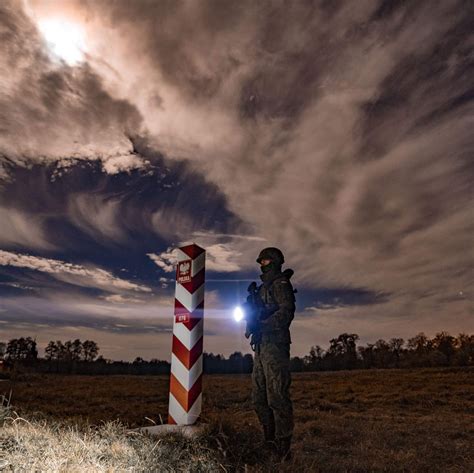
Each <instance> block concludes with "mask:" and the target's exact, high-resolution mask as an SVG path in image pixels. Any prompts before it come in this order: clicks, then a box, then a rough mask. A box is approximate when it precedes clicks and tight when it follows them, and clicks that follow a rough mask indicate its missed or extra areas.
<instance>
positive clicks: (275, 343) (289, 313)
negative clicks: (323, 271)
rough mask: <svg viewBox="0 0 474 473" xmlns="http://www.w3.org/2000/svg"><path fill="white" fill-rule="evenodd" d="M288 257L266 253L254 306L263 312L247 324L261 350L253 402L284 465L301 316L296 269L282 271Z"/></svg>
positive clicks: (261, 261) (254, 344)
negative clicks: (294, 330)
mask: <svg viewBox="0 0 474 473" xmlns="http://www.w3.org/2000/svg"><path fill="white" fill-rule="evenodd" d="M284 261H285V260H284V257H283V253H282V252H281V251H280V250H279V249H278V248H265V249H263V250H262V251H261V252H260V254H259V256H258V258H257V262H258V263H259V264H260V268H261V270H262V274H261V275H260V278H261V280H262V282H263V284H262V285H261V286H260V287H259V288H258V290H256V291H254V293H253V299H252V291H251V288H252V287H253V289H254V290H255V289H256V288H255V287H254V286H252V285H251V286H250V287H249V292H251V295H250V296H249V298H248V299H247V300H248V303H249V304H252V305H253V306H254V307H258V310H256V311H254V313H257V316H256V318H254V319H253V321H252V322H251V323H250V324H249V323H248V324H247V333H246V336H247V337H248V336H251V337H252V338H251V345H252V348H253V350H254V351H255V356H254V365H253V372H252V401H253V405H254V408H255V411H256V413H257V416H258V418H259V420H260V423H261V424H262V427H263V434H264V438H265V441H266V442H271V443H272V444H273V445H274V446H275V447H276V451H277V453H278V455H279V456H280V457H281V459H283V460H288V459H289V458H290V457H291V453H290V447H291V437H292V434H293V406H292V403H291V399H290V383H291V377H290V343H291V338H290V330H289V328H290V324H291V321H292V320H293V317H294V313H295V296H294V292H296V291H293V287H292V285H291V282H290V278H291V276H292V275H293V270H291V269H287V270H285V271H284V272H282V271H281V267H282V265H283V263H284Z"/></svg>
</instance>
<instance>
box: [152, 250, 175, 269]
mask: <svg viewBox="0 0 474 473" xmlns="http://www.w3.org/2000/svg"><path fill="white" fill-rule="evenodd" d="M147 256H148V257H149V258H150V259H151V260H152V261H153V262H154V263H155V264H156V265H157V266H158V267H159V268H161V269H162V270H163V271H164V272H165V273H172V272H173V271H175V266H176V262H177V261H178V259H177V256H176V250H175V249H173V248H168V249H167V250H166V251H163V252H162V253H160V254H159V255H157V254H155V253H147Z"/></svg>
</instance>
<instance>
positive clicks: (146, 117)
mask: <svg viewBox="0 0 474 473" xmlns="http://www.w3.org/2000/svg"><path fill="white" fill-rule="evenodd" d="M5 5H6V7H5ZM30 5H31V10H32V11H33V13H35V14H37V15H40V14H41V15H47V14H49V13H51V12H52V11H55V12H57V13H63V14H65V15H70V16H71V15H72V16H73V17H74V18H75V19H76V20H77V21H80V22H82V23H83V24H84V26H85V27H86V28H87V31H88V34H89V38H90V40H91V49H90V51H89V56H88V65H87V66H84V67H81V68H75V69H71V68H60V69H58V68H57V66H53V65H52V64H51V63H50V61H49V60H48V59H47V56H46V54H45V51H44V48H43V47H42V46H40V41H39V37H38V33H37V32H36V30H35V28H34V25H33V24H32V23H31V21H30V20H29V19H28V18H27V17H26V16H25V15H24V14H23V13H21V11H19V7H18V6H17V5H16V4H14V3H13V2H8V3H5V2H4V3H2V7H0V8H2V11H3V18H4V19H5V23H6V25H7V27H6V35H5V41H4V42H3V43H2V45H1V46H0V48H3V50H2V53H5V54H3V55H0V58H1V59H0V60H1V61H3V62H2V63H1V65H2V66H6V67H5V69H8V70H9V71H11V74H9V75H8V77H2V78H1V79H0V80H1V81H2V83H1V84H2V89H1V90H2V95H1V97H0V105H1V106H2V107H1V108H0V125H1V127H2V129H3V128H4V129H5V130H6V132H5V134H4V135H3V136H5V139H4V141H1V142H0V145H1V146H0V149H1V152H2V153H3V154H5V156H7V157H9V158H8V159H10V160H14V162H18V163H20V162H24V163H25V164H27V163H28V162H31V161H34V162H43V161H44V160H49V159H57V158H58V159H59V158H61V157H64V156H65V154H64V153H66V154H67V155H68V156H73V157H74V158H75V159H78V160H80V159H82V157H85V158H86V159H93V157H95V158H94V159H96V158H97V159H111V161H110V166H109V167H108V169H107V171H108V172H115V171H116V170H118V169H126V167H127V166H126V164H125V165H124V167H121V164H120V165H119V163H120V162H121V161H122V158H121V157H122V156H125V157H127V156H132V157H133V156H136V157H137V159H138V160H139V161H135V160H134V159H133V158H130V165H135V164H136V165H138V162H144V161H143V160H148V161H150V162H151V163H153V162H154V161H153V155H156V154H158V153H161V154H162V155H166V157H167V159H174V160H175V161H176V163H177V165H178V167H179V166H181V164H182V163H183V162H184V161H183V160H185V162H186V169H190V170H192V171H195V173H194V174H193V175H191V173H188V172H187V171H186V172H183V173H182V174H183V179H184V182H185V183H186V184H187V185H186V186H183V180H182V179H180V178H177V179H175V180H173V181H172V182H166V183H165V185H166V186H167V188H169V189H172V190H174V191H176V193H173V194H172V199H173V202H174V204H173V205H172V206H170V207H169V208H164V207H163V206H160V205H159V204H158V203H157V202H156V201H154V202H153V205H152V206H150V207H146V206H144V207H146V208H145V209H144V210H143V212H134V209H136V208H137V207H139V204H140V201H139V199H138V196H139V195H140V196H143V195H145V196H148V197H147V198H149V195H150V194H151V191H149V189H148V188H147V189H146V191H145V193H139V192H138V191H137V192H136V195H137V197H136V200H133V198H131V197H129V196H127V197H128V198H127V203H130V202H131V201H133V203H137V206H131V207H132V208H131V209H129V213H127V216H129V219H127V221H133V223H134V224H135V223H136V221H138V222H139V223H140V222H141V223H142V226H140V225H139V224H137V227H136V228H137V229H139V231H142V230H143V227H144V225H143V222H145V224H146V225H148V226H149V228H151V229H152V231H153V232H154V233H155V235H157V236H158V237H160V238H162V239H163V241H165V243H164V247H166V246H169V247H170V248H171V246H172V245H176V244H178V242H180V241H181V240H182V239H183V238H185V236H184V237H183V235H193V234H194V235H196V240H195V241H196V243H198V244H202V245H203V246H206V247H211V248H213V250H211V251H209V250H208V251H209V261H213V263H211V264H215V265H216V267H217V268H219V270H222V268H225V267H227V268H229V266H230V267H232V265H234V266H233V267H234V268H240V269H245V270H247V269H249V268H250V267H251V265H254V264H255V263H254V261H255V256H256V255H255V253H256V252H257V251H256V250H257V248H255V247H253V245H254V244H255V245H257V244H258V245H259V246H260V244H259V243H258V241H257V240H248V239H245V238H238V237H231V238H229V239H227V238H226V237H223V236H222V235H223V234H226V233H227V232H228V233H229V234H232V235H249V236H250V237H257V238H263V239H264V241H265V242H266V243H265V246H278V247H280V248H281V249H282V250H283V251H284V253H285V257H286V261H287V263H288V265H290V266H292V267H293V268H294V269H295V276H294V280H295V285H297V286H298V287H306V288H308V289H313V290H314V289H316V288H320V287H329V288H331V287H332V288H338V287H345V288H365V289H366V290H367V291H369V292H371V293H383V294H390V300H389V301H387V303H386V304H375V305H373V306H372V305H370V311H368V312H367V314H369V315H370V316H371V317H382V318H383V317H386V318H387V319H390V318H391V317H399V320H404V318H405V317H412V320H413V327H415V326H418V325H416V324H418V322H417V321H423V322H427V321H429V314H430V313H431V314H432V317H433V318H435V317H436V318H437V319H436V320H439V321H441V320H442V321H444V322H446V323H447V324H448V323H449V321H448V319H447V316H446V315H441V314H449V313H450V312H451V311H452V308H453V307H454V309H453V310H455V312H456V314H458V316H459V320H461V318H462V314H467V313H468V312H469V309H468V307H467V306H466V305H460V304H458V302H459V301H455V302H449V301H450V300H451V299H450V298H451V297H452V294H457V293H459V291H465V292H469V288H470V287H471V286H472V281H471V279H470V273H471V268H472V263H473V261H472V256H471V254H470V253H469V252H468V251H467V250H466V248H470V247H471V240H472V234H473V233H474V232H473V230H474V228H473V220H472V217H471V214H472V210H471V201H472V181H473V173H474V168H473V165H472V159H471V156H472V151H473V149H474V143H473V138H472V131H471V130H472V125H473V123H472V116H473V114H472V104H471V103H470V101H469V98H470V89H471V87H472V72H471V69H470V67H471V66H472V54H471V49H472V47H471V40H470V34H471V29H472V28H471V26H470V24H469V20H470V18H468V16H466V15H465V8H464V4H463V2H461V1H455V0H446V1H444V2H439V3H437V4H433V2H429V1H419V2H414V3H413V2H412V3H407V2H394V3H393V4H390V5H391V6H390V7H387V6H386V5H388V4H387V3H386V2H382V3H380V2H379V3H378V2H373V1H365V0H364V1H361V2H358V5H357V9H354V7H353V5H351V4H350V3H347V2H323V3H320V4H317V5H315V4H313V3H305V2H294V3H292V4H286V3H285V4H280V3H275V2H266V1H262V2H250V1H249V2H245V1H243V2H217V3H216V2H206V1H204V2H199V3H196V4H194V3H193V2H182V3H181V2H171V3H164V2H155V3H153V2H152V3H147V4H146V6H144V5H143V3H142V2H128V1H117V2H113V4H109V3H105V2H75V1H71V2H61V4H58V3H57V2H56V4H53V3H52V2H39V1H31V2H30ZM86 20H87V21H86ZM157 22H158V23H157ZM177 31H178V32H179V31H186V32H187V34H185V35H183V34H177V33H176V32H177ZM111 44H113V45H114V47H113V48H111V47H110V45H111ZM24 129H28V130H31V136H30V135H29V136H28V137H26V138H25V137H24V136H23V134H22V130H24ZM137 134H142V135H143V136H145V138H146V139H145V141H146V146H145V145H143V147H142V148H141V149H140V150H138V148H137V146H134V145H132V143H131V141H130V140H129V138H128V137H129V136H136V135H137ZM75 141H77V143H75ZM134 142H135V143H136V141H134ZM147 147H148V148H147ZM114 160H116V161H114ZM123 161H125V163H127V162H128V161H129V160H128V158H124V159H123ZM134 163H135V164H134ZM188 166H189V168H188ZM4 169H6V168H4ZM182 169H184V166H183V168H182ZM182 169H181V170H182ZM0 173H2V171H1V170H0ZM197 175H200V176H205V177H204V178H202V181H200V183H203V182H204V183H206V184H209V186H206V187H205V188H206V192H205V194H200V193H198V192H197V188H198V186H197V185H196V186H195V187H193V183H194V182H195V181H197V179H196V176H197ZM114 177H117V176H114ZM212 185H213V186H214V187H215V188H212ZM168 186H169V187H168ZM161 190H162V189H161V188H160V192H161ZM221 193H224V194H225V198H224V199H223V202H224V204H225V205H224V206H225V208H226V209H229V212H230V213H232V214H233V215H237V216H238V217H239V218H240V221H241V224H242V227H238V225H235V227H237V228H232V229H229V228H224V227H226V226H227V225H226V224H223V223H222V221H223V219H222V218H220V216H219V217H216V216H215V213H216V210H215V208H214V207H213V206H212V205H207V204H206V205H205V206H203V207H202V208H200V211H199V212H197V211H196V210H195V206H194V204H195V203H196V202H201V201H202V200H203V199H204V200H206V199H207V200H206V202H212V200H213V198H214V196H215V195H219V196H220V195H221ZM98 194H100V192H98ZM155 194H158V193H156V192H155ZM143 198H144V197H143ZM160 198H161V194H160ZM163 198H164V197H163ZM144 199H145V198H144ZM118 200H119V199H118V198H117V197H116V196H114V197H113V198H103V196H102V195H98V196H94V198H92V197H91V198H90V199H89V198H86V197H84V198H79V199H78V202H77V203H74V202H73V203H72V204H71V206H72V207H71V208H72V209H73V210H72V212H73V214H74V218H75V219H76V221H77V222H80V223H78V225H80V226H81V228H83V229H87V230H85V231H87V232H90V231H91V230H90V229H91V228H99V230H98V231H97V234H99V235H101V232H102V235H101V237H103V236H104V235H105V236H106V237H107V236H109V235H114V236H115V237H117V238H119V239H120V238H122V236H123V233H121V232H122V230H120V225H119V224H117V220H118V219H120V218H121V216H122V214H121V212H123V211H125V210H124V207H123V206H122V205H121V204H120V205H119V204H116V202H117V201H118ZM102 207H103V208H102ZM94 209H95V212H96V214H97V215H93V216H90V215H89V211H90V210H92V211H94ZM131 215H138V217H137V220H135V218H134V217H132V216H131ZM236 220H237V219H236ZM202 222H205V223H206V224H205V225H204V224H202ZM244 226H245V228H243V227H244ZM102 228H103V230H101V229H102ZM147 228H148V227H147ZM212 232H214V233H215V234H214V235H213V236H212V235H211V236H209V233H212ZM262 241H263V240H262ZM221 245H222V246H221ZM150 248H153V246H152V245H150ZM160 248H162V247H160ZM149 251H150V250H149V249H148V248H147V249H145V250H143V251H142V253H145V252H149ZM213 251H214V255H213ZM148 255H149V257H150V258H152V259H153V260H154V261H155V263H156V264H157V265H158V266H159V267H160V268H162V269H163V270H164V271H165V272H170V273H171V272H172V271H173V266H174V263H175V261H174V260H173V257H172V250H168V251H165V252H161V253H160V252H159V251H158V250H156V252H155V253H150V252H149V253H148ZM151 255H153V257H152V256H151ZM237 257H238V259H237ZM213 258H214V259H213ZM224 262H226V263H225V264H224ZM453 304H454V305H453ZM342 309H344V310H345V309H346V307H344V308H341V310H342ZM337 310H339V309H337ZM357 310H361V311H362V310H365V309H364V308H363V307H362V306H357ZM463 311H464V312H463ZM332 312H333V311H331V313H332ZM369 315H368V316H369ZM469 315H470V312H469ZM331 320H332V319H328V321H327V323H328V324H330V323H332V322H331ZM368 320H369V319H367V320H365V322H364V324H368ZM462 320H463V321H464V322H465V321H466V318H465V317H464V318H462ZM344 323H350V320H349V319H345V320H344ZM420 323H421V322H420ZM381 325H383V324H381ZM384 326H385V327H386V328H387V329H388V328H390V327H392V328H393V327H395V323H394V325H390V324H389V323H388V322H387V324H386V325H384ZM308 327H309V322H308V326H307V327H306V329H308ZM332 327H333V329H334V330H336V329H339V328H340V327H342V325H339V323H334V325H333V326H332ZM328 330H329V329H328Z"/></svg>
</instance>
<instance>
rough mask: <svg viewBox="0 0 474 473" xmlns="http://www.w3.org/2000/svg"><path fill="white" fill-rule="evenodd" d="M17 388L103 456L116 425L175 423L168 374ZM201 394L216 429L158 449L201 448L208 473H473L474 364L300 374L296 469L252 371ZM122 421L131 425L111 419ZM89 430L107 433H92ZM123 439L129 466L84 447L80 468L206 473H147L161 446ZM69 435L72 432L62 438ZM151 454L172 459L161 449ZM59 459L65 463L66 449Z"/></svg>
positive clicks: (210, 382) (29, 382)
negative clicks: (254, 393)
mask: <svg viewBox="0 0 474 473" xmlns="http://www.w3.org/2000/svg"><path fill="white" fill-rule="evenodd" d="M10 387H12V388H13V395H12V399H11V402H12V404H13V405H14V406H15V409H17V410H18V412H19V413H20V414H21V415H24V416H25V417H26V416H29V417H28V418H29V419H32V418H38V417H39V418H40V419H41V417H40V416H39V414H35V412H41V413H42V415H43V418H47V419H48V422H47V425H46V424H35V425H36V428H38V429H40V430H39V431H41V429H43V430H44V429H46V430H47V429H51V430H50V431H51V432H53V433H54V432H59V430H58V427H48V426H50V425H53V426H54V425H56V424H55V423H54V422H53V420H54V419H55V420H56V422H60V423H62V424H64V422H65V421H67V422H69V423H70V425H74V426H75V427H74V428H72V429H73V430H72V431H74V432H76V434H75V435H76V436H77V432H82V433H81V435H85V434H84V432H85V433H87V432H89V433H88V434H87V436H86V437H85V438H86V439H90V442H91V445H90V447H88V448H90V449H91V450H90V451H91V452H92V451H95V450H94V448H99V447H94V446H93V445H94V444H97V445H99V446H101V447H100V448H103V450H100V448H99V450H100V451H103V452H107V451H109V450H110V446H111V444H110V443H107V442H108V440H106V437H107V436H110V434H109V433H108V432H107V431H106V433H105V434H104V433H103V432H104V431H103V430H101V429H110V428H111V427H110V426H111V425H113V426H115V427H116V428H118V429H119V430H120V429H122V434H123V433H124V429H125V427H123V425H126V426H128V427H137V426H140V425H150V422H149V421H148V420H147V418H151V419H152V420H153V421H154V422H156V423H160V416H161V418H162V419H166V415H167V402H168V378H167V377H133V376H113V377H87V376H73V377H67V376H35V377H29V378H24V379H18V380H16V381H13V382H11V381H10V382H4V383H2V384H1V385H0V389H4V390H5V392H9V390H10ZM204 393H205V395H204V410H203V415H202V417H203V421H205V422H207V423H208V424H209V425H210V432H209V434H208V435H207V437H206V438H205V439H201V440H198V441H197V442H190V441H183V440H182V439H181V440H179V441H178V440H176V438H175V439H172V440H170V439H164V440H161V444H160V445H166V449H167V450H166V451H167V452H168V453H167V455H168V456H169V457H170V458H171V457H173V449H174V450H176V452H177V453H176V456H177V457H178V458H182V457H180V455H184V454H183V451H182V448H184V447H183V445H185V446H186V447H187V448H191V449H193V450H192V451H193V452H194V453H193V455H194V456H195V457H192V458H197V459H199V458H200V457H199V455H201V454H202V455H203V457H202V458H201V460H196V462H197V463H198V464H205V465H206V468H208V469H207V470H206V471H224V469H226V470H227V471H251V472H259V471H261V472H270V471H288V472H290V471H291V472H300V471H301V472H306V471H307V472H324V473H326V472H354V473H355V472H370V471H374V472H401V471H406V472H418V471H420V472H421V471H423V472H424V473H425V472H430V473H431V472H443V473H444V472H452V473H454V472H466V473H472V472H474V458H473V453H472V452H474V440H473V439H474V370H473V369H472V368H471V369H459V368H448V369H422V370H400V371H398V370H374V371H354V372H332V373H304V374H297V375H294V382H293V388H292V396H293V400H294V407H295V420H296V428H295V442H294V453H295V455H294V460H293V461H292V462H291V463H290V464H287V465H278V464H276V463H275V459H274V458H273V457H272V456H271V454H270V453H269V452H267V451H265V450H264V449H263V448H262V442H261V435H260V429H259V426H258V423H257V419H256V417H255V415H254V413H253V411H252V407H251V403H250V398H249V393H250V378H249V376H245V375H242V376H230V375H229V376H207V377H206V378H205V382H204ZM116 419H120V422H121V423H123V424H117V423H113V424H103V422H104V421H105V422H110V421H114V420H116ZM39 422H42V421H41V420H39ZM101 423H102V424H101ZM91 424H92V425H99V426H100V425H102V427H97V428H94V427H92V428H91V427H90V425H91ZM18 425H22V423H21V422H19V423H18ZM24 425H27V424H24ZM40 425H42V427H39V426H40ZM120 426H122V427H120ZM10 428H13V425H12V426H10ZM69 428H70V429H71V427H69ZM74 429H75V430H74ZM12 432H13V431H11V430H10V434H9V435H10V437H11V435H12ZM91 432H93V433H94V435H96V437H94V436H92V433H91ZM101 432H102V433H101ZM122 434H121V436H119V438H120V439H122V440H121V441H120V442H123V443H120V445H122V446H121V447H117V448H118V452H119V453H117V461H120V462H121V463H120V462H119V463H117V464H113V463H111V462H113V461H114V456H112V457H111V456H110V454H108V455H109V456H107V455H106V454H105V453H104V455H106V456H104V457H103V458H104V460H103V461H104V462H105V463H103V466H102V464H100V465H99V464H98V465H99V466H95V464H94V463H93V461H96V460H97V458H102V457H101V456H100V455H101V454H100V453H98V452H99V450H97V455H96V454H95V453H94V454H93V455H92V457H89V456H87V454H86V452H87V451H88V450H87V449H86V450H82V447H81V449H78V450H77V451H76V454H75V458H77V461H79V459H80V458H81V455H83V456H84V460H83V461H89V463H88V465H90V469H89V470H87V471H107V468H109V470H108V471H199V470H198V469H196V468H197V467H196V466H193V467H192V468H191V467H189V468H191V469H190V470H186V469H184V470H179V468H178V466H177V465H178V464H179V463H177V464H174V467H173V468H174V469H170V470H167V469H166V468H167V467H166V466H163V465H168V464H169V465H171V464H172V461H174V460H173V459H172V460H170V461H171V463H162V464H161V466H157V465H160V463H155V464H154V465H155V467H154V468H150V469H148V470H147V469H146V467H145V466H144V465H145V464H147V465H151V463H146V462H147V461H148V460H145V459H142V456H144V457H143V458H147V457H146V455H147V452H148V451H150V450H152V449H153V445H155V444H154V443H153V440H152V439H148V440H147V442H149V443H146V442H145V441H143V443H140V442H141V441H140V442H138V443H139V444H140V445H143V448H141V447H140V448H138V449H137V445H136V443H137V442H135V443H134V438H133V437H127V435H125V434H123V436H122ZM51 435H53V434H51ZM63 436H65V434H64V433H62V434H60V437H61V438H62V437H63ZM1 438H2V439H3V438H5V437H4V436H3V435H2V437H1ZM65 438H66V437H65ZM115 438H118V437H117V436H116V437H115ZM101 439H102V440H101ZM84 441H85V440H84ZM173 442H174V443H173ZM155 443H156V442H155ZM117 445H118V444H117ZM170 445H171V447H170ZM31 448H33V447H31ZM38 448H39V447H38ZM71 448H72V447H71ZM78 448H79V447H78ZM170 448H171V450H170ZM51 451H52V450H51ZM81 452H82V453H81ZM120 452H122V453H120ZM124 452H128V453H124ZM153 452H157V453H156V455H158V456H159V455H164V453H163V452H161V450H160V449H159V448H158V447H155V449H154V450H153ZM160 452H161V453H160ZM57 455H58V458H59V457H60V455H61V453H60V451H58V452H57ZM27 456H28V457H29V456H32V457H34V458H36V457H38V453H34V452H33V451H32V452H31V453H28V455H27ZM152 456H153V455H152ZM184 456H189V453H186V454H185V455H184ZM87 458H89V460H86V459H87ZM93 458H95V459H96V460H93ZM160 458H163V457H160ZM173 458H174V457H173ZM55 461H59V460H55ZM101 461H102V460H101ZM106 461H107V462H109V463H107V462H106ZM150 461H156V458H155V459H153V460H150ZM134 462H135V463H134ZM140 462H143V463H140ZM55 464H57V465H59V466H60V464H59V463H55ZM121 465H122V466H121ZM78 468H79V470H81V467H78ZM94 468H96V470H94ZM100 468H105V469H102V470H101V469H100ZM127 468H128V470H127ZM140 468H141V469H140ZM169 468H171V467H169ZM184 468H188V467H187V466H184ZM27 471H31V470H28V469H27ZM50 471H61V470H54V469H52V470H50ZM64 471H66V470H64ZM68 471H74V470H73V469H71V468H69V469H68ZM76 471H78V470H76ZM82 471H86V468H85V467H84V469H83V470H82Z"/></svg>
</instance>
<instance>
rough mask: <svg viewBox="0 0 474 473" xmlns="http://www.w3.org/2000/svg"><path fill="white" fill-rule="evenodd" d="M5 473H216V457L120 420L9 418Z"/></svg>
mask: <svg viewBox="0 0 474 473" xmlns="http://www.w3.org/2000/svg"><path fill="white" fill-rule="evenodd" d="M0 452H1V453H0V468H1V469H2V471H15V472H16V471H24V472H33V471H41V472H43V471H48V472H64V473H70V472H86V471H87V472H112V471H120V472H152V471H153V472H154V471H160V472H170V473H172V472H176V471H186V472H193V473H194V472H215V471H223V469H222V466H221V465H220V463H219V459H218V454H217V453H215V452H214V451H213V450H211V449H210V448H209V447H208V446H207V444H206V441H205V439H197V440H193V441H192V442H191V441H189V440H187V439H185V438H183V437H182V436H179V435H168V436H167V437H166V438H165V439H156V438H152V437H150V436H148V435H144V434H142V433H138V432H131V431H130V430H128V429H127V428H126V427H125V426H124V425H123V424H121V423H119V422H105V423H103V424H102V425H100V426H97V427H92V426H89V427H83V428H79V427H77V426H74V425H70V424H67V423H66V424H64V423H60V422H56V421H52V420H39V419H35V420H33V421H28V420H26V419H23V418H21V417H18V416H13V417H10V418H8V419H7V420H6V421H5V423H4V425H3V428H2V429H1V431H0Z"/></svg>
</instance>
